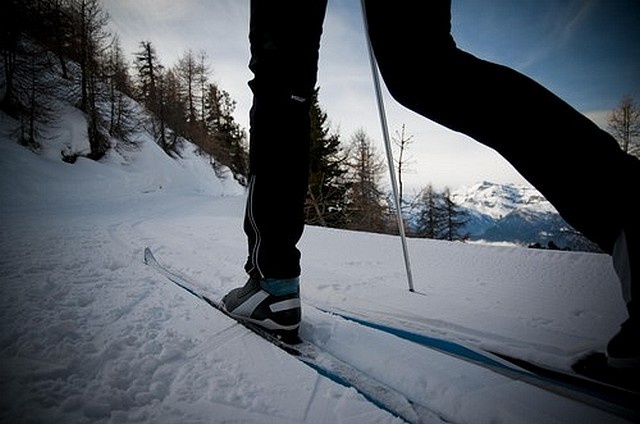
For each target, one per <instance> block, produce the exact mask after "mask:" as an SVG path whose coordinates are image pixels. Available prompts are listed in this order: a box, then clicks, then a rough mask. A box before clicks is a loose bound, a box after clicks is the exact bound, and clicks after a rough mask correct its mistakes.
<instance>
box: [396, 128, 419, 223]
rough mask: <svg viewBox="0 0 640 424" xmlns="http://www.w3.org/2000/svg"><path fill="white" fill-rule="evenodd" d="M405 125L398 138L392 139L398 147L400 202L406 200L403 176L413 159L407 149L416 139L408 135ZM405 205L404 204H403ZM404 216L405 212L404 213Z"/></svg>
mask: <svg viewBox="0 0 640 424" xmlns="http://www.w3.org/2000/svg"><path fill="white" fill-rule="evenodd" d="M405 130H406V128H405V124H402V128H401V130H400V131H396V136H395V137H392V140H393V142H394V144H395V145H396V147H397V151H398V154H397V155H396V157H397V159H396V161H395V162H396V168H397V169H396V171H397V173H398V196H399V197H400V200H401V201H403V199H404V181H403V178H402V177H403V176H404V174H405V173H406V172H407V170H408V167H409V165H410V164H411V158H410V157H408V156H407V149H408V148H409V146H410V145H411V144H413V142H414V139H413V136H412V135H406V133H405ZM402 204H403V205H404V203H402ZM402 212H403V214H404V211H402Z"/></svg>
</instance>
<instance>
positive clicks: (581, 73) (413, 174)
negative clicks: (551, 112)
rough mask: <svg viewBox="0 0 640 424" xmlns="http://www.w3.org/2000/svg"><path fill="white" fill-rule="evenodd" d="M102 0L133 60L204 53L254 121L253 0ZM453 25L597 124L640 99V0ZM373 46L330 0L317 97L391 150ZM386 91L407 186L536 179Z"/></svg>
mask: <svg viewBox="0 0 640 424" xmlns="http://www.w3.org/2000/svg"><path fill="white" fill-rule="evenodd" d="M103 5H104V8H105V10H106V11H107V12H108V13H109V15H110V17H111V20H110V22H111V23H110V26H111V29H112V30H113V31H114V32H115V33H117V34H118V36H119V38H120V41H121V44H122V47H123V49H124V50H125V54H127V55H128V57H130V58H131V59H132V58H133V53H134V52H135V51H137V50H138V49H139V47H138V46H139V43H140V42H141V41H151V42H152V43H153V45H154V46H155V47H156V50H157V52H158V54H159V56H160V60H161V62H162V63H163V65H165V66H172V65H173V64H175V63H176V62H177V59H178V58H179V57H180V56H181V55H183V54H184V52H186V51H187V50H189V49H191V50H192V51H194V52H200V51H203V52H205V53H206V54H207V57H208V60H209V63H210V65H211V71H212V72H211V75H210V78H211V80H212V81H215V82H216V83H217V84H219V86H220V87H221V88H223V89H224V90H226V91H228V92H229V94H230V95H231V97H232V98H233V99H234V100H235V101H236V102H237V107H236V113H235V117H236V120H237V121H238V122H239V123H240V124H241V125H242V126H243V127H244V128H245V129H247V130H248V128H249V126H248V114H249V108H250V105H251V92H250V90H249V88H248V86H247V82H248V81H249V80H250V79H251V77H252V74H251V73H250V71H249V70H248V67H247V64H248V62H249V42H248V37H247V34H248V25H249V12H248V9H249V1H248V0H214V1H210V0H209V1H207V0H182V1H179V2H176V1H173V0H105V1H104V2H103ZM452 31H453V36H454V39H455V40H456V43H457V45H458V46H459V47H460V48H461V49H463V50H466V51H468V52H470V53H472V54H474V55H475V56H478V57H480V58H482V59H485V60H489V61H492V62H497V63H500V64H503V65H507V66H509V67H512V68H514V69H516V70H517V71H519V72H522V73H524V74H526V75H527V76H529V77H531V78H533V79H535V80H536V81H538V82H539V83H541V84H542V85H544V86H545V87H547V88H549V89H550V90H551V91H553V92H554V93H556V94H557V95H558V96H559V97H561V98H562V99H564V100H565V101H567V102H568V103H569V104H570V105H571V106H573V107H574V108H576V109H577V110H579V111H580V112H582V113H583V114H585V115H586V116H588V117H589V118H591V119H593V120H594V121H595V122H596V123H598V125H600V126H601V127H604V128H606V121H607V117H608V114H609V113H610V111H611V110H612V109H613V108H615V107H616V106H617V105H618V104H619V102H620V100H621V99H622V97H623V96H624V95H631V96H632V97H633V98H634V99H635V100H636V102H638V101H640V44H639V43H638V41H640V1H638V0H616V1H609V0H519V1H517V2H514V1H511V0H485V1H478V0H453V1H452ZM367 54H368V53H367V48H366V41H365V36H364V30H363V23H362V15H361V11H360V1H359V0H329V6H328V10H327V17H326V19H325V25H324V32H323V38H322V47H321V51H320V65H319V73H318V86H319V88H320V96H319V100H320V106H321V108H322V109H323V110H324V111H325V112H326V113H327V114H328V118H329V122H330V125H331V130H332V131H337V132H339V133H340V135H341V139H342V140H343V142H345V143H348V142H349V140H350V139H351V137H352V136H353V134H354V133H355V132H356V131H357V130H360V129H363V130H364V131H365V132H366V133H367V135H369V137H370V138H371V139H372V141H373V143H374V145H375V146H376V149H377V150H378V152H379V153H380V155H381V156H383V155H384V144H383V141H382V140H383V138H382V133H381V129H380V128H381V126H380V121H379V116H378V110H377V106H376V99H375V94H374V87H373V83H372V76H371V69H370V65H369V59H368V56H367ZM416 54H420V52H419V51H417V52H416ZM383 98H384V102H385V108H386V111H387V119H388V125H389V132H390V135H391V137H392V138H398V135H399V133H400V130H401V128H402V127H403V126H404V127H405V134H406V135H407V136H411V137H412V140H413V143H412V144H411V145H410V146H409V148H408V155H409V157H410V159H411V161H410V163H409V167H408V170H407V171H406V173H405V174H404V176H403V180H404V183H405V187H407V188H408V191H409V192H411V191H417V190H419V189H420V188H422V187H424V186H426V185H427V184H433V185H434V187H436V188H444V187H448V188H450V189H453V190H455V189H457V188H461V187H465V186H471V185H473V184H474V183H476V182H479V181H484V180H486V181H492V182H495V183H515V184H528V183H527V181H526V180H525V179H524V178H523V177H522V176H521V175H520V174H518V173H517V172H516V171H515V170H514V169H513V168H512V167H511V165H509V164H508V163H507V162H506V161H505V160H504V159H502V158H501V157H500V156H499V155H498V154H497V153H496V152H494V151H493V150H491V149H488V148H486V147H484V146H482V145H480V144H479V143H477V142H475V141H474V140H472V139H470V138H468V137H466V136H464V135H462V134H459V133H455V132H452V131H450V130H448V129H446V128H444V127H442V126H440V125H438V124H435V123H433V122H431V121H429V120H427V119H425V118H423V117H421V116H418V115H416V114H415V113H413V112H411V111H409V110H407V109H405V108H404V107H402V106H401V105H399V104H397V103H396V102H395V101H394V100H393V99H392V98H391V97H390V96H389V95H388V93H386V91H385V92H384V97H383ZM488 103H489V101H488ZM523 131H526V129H523ZM514 138H517V135H516V136H515V137H514Z"/></svg>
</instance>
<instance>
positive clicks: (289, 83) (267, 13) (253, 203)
mask: <svg viewBox="0 0 640 424" xmlns="http://www.w3.org/2000/svg"><path fill="white" fill-rule="evenodd" d="M325 8H326V0H313V1H304V2H301V1H298V0H286V1H282V0H280V1H252V2H251V27H250V33H249V39H250V43H251V62H250V64H249V68H250V69H251V71H252V72H253V74H254V79H253V80H252V81H251V82H250V83H249V85H250V87H251V90H252V91H253V106H252V109H251V115H250V173H251V175H250V179H251V182H250V186H249V198H248V203H247V208H246V219H245V231H246V233H247V236H248V239H249V257H248V261H247V265H246V269H247V272H248V273H249V274H250V275H252V276H255V277H258V278H265V277H268V278H293V277H297V276H298V275H299V274H300V267H299V256H300V253H299V252H298V250H297V249H296V243H297V242H298V240H299V238H300V236H301V235H302V230H303V224H304V217H303V205H304V198H305V195H306V192H307V182H308V156H309V143H310V122H309V108H310V101H311V97H312V94H313V90H314V89H315V84H316V75H317V66H318V51H319V47H320V35H321V32H322V23H323V19H324V13H325Z"/></svg>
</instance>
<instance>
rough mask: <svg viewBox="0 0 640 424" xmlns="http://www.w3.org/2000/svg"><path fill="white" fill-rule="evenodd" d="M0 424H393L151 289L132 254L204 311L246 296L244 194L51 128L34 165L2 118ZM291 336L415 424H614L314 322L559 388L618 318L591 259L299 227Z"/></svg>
mask: <svg viewBox="0 0 640 424" xmlns="http://www.w3.org/2000/svg"><path fill="white" fill-rule="evenodd" d="M0 119H1V121H0V129H1V130H2V133H1V134H0V196H1V199H2V200H1V202H0V220H1V221H0V222H1V224H0V234H1V237H0V249H1V254H0V317H1V327H0V363H1V364H2V366H1V368H0V387H1V390H2V396H1V397H0V421H2V422H12V423H20V422H24V423H48V422H52V423H53V422H55V423H58V422H69V423H89V422H91V423H134V422H136V423H137V422H141V423H212V422H214V423H220V422H242V423H254V422H255V423H302V422H304V423H326V422H335V423H396V422H402V420H401V419H400V418H398V417H395V416H393V415H392V414H390V413H389V412H388V411H385V410H384V409H381V408H380V407H378V406H376V405H375V404H373V403H371V402H370V401H368V400H367V399H365V398H364V397H363V396H362V395H360V394H359V393H358V392H357V391H355V390H354V389H352V388H346V387H344V386H341V385H339V384H337V383H335V382H333V381H331V380H330V379H328V378H326V377H323V376H320V375H319V374H318V373H317V372H316V371H314V370H313V369H311V368H309V367H308V366H306V365H304V364H302V363H301V362H300V361H298V360H297V359H295V358H293V357H291V356H289V355H287V354H286V353H284V352H282V351H280V350H278V349H277V348H275V347H273V346H272V345H270V344H269V343H266V342H264V341H263V340H262V339H260V338H258V337H257V336H255V335H253V334H252V333H248V332H247V330H246V329H244V328H243V327H242V326H240V325H238V324H237V323H235V322H234V321H233V320H230V319H229V318H227V317H225V316H223V315H222V314H220V313H219V312H216V311H215V310H213V309H211V308H210V307H209V306H207V305H206V304H204V302H201V301H199V300H198V299H196V298H194V297H193V296H191V295H189V294H187V293H185V292H184V291H182V290H180V289H179V288H177V287H176V286H174V285H172V284H170V283H168V282H166V281H165V280H164V279H163V278H162V277H160V276H159V275H158V274H157V273H156V272H155V271H154V270H152V269H150V268H149V267H147V266H145V265H144V264H143V261H142V255H143V250H144V248H145V246H151V247H152V249H153V250H154V253H155V254H156V256H157V257H158V259H159V260H160V261H161V262H163V263H165V264H166V265H167V266H169V267H171V268H172V269H173V270H174V271H177V272H179V273H182V274H184V275H187V276H189V277H190V278H191V279H193V280H194V281H196V282H198V284H200V285H201V286H202V287H203V288H205V289H207V290H209V291H210V292H211V293H213V294H218V295H221V294H223V293H225V292H226V291H228V290H230V289H231V288H233V287H236V286H238V285H240V284H243V283H244V280H245V276H244V274H243V264H244V259H245V254H246V246H245V241H244V235H243V233H242V212H243V205H244V190H243V188H242V187H240V186H239V185H238V184H237V183H235V182H234V180H233V179H232V178H230V177H227V178H222V179H220V178H218V177H216V176H215V175H214V173H213V171H212V169H211V167H210V166H209V165H208V160H207V159H205V158H203V157H201V156H199V155H198V154H196V153H195V152H194V151H192V149H190V148H187V149H186V150H185V152H184V154H183V156H184V157H183V158H182V159H180V160H174V159H171V158H169V157H168V156H166V155H165V154H164V153H163V152H162V151H161V150H160V149H159V148H158V147H157V146H156V145H155V144H154V143H153V142H152V140H151V139H150V138H149V137H148V136H145V135H144V134H143V133H141V134H140V136H139V143H140V148H139V149H138V150H123V149H119V150H118V151H112V152H111V154H110V155H109V156H108V157H107V158H105V159H104V160H102V161H100V162H94V161H90V160H87V159H82V158H80V159H79V160H78V161H77V162H76V163H75V164H73V165H70V164H66V163H63V162H62V161H60V159H59V152H60V150H61V146H65V145H73V146H78V145H82V143H83V142H85V140H84V137H85V136H86V135H83V133H82V130H81V129H82V124H81V120H82V116H81V115H80V114H78V113H73V111H70V113H68V114H66V115H65V117H64V119H63V120H61V122H59V123H58V125H57V127H56V129H55V130H52V134H50V137H49V139H48V140H47V141H46V142H45V143H44V146H43V151H42V152H41V154H39V155H36V154H33V153H32V152H30V151H28V150H26V149H24V148H22V147H20V146H18V145H17V144H15V143H14V142H13V141H12V140H11V139H10V131H9V130H10V128H11V127H12V126H13V125H14V124H15V123H14V122H13V121H11V120H10V119H8V118H6V117H4V116H0ZM300 247H301V249H302V251H303V264H302V265H303V270H304V271H303V275H302V295H303V301H304V304H303V308H304V309H303V314H304V317H303V320H304V322H303V326H302V330H301V331H302V334H303V335H304V336H305V337H307V338H309V339H311V340H313V341H314V342H315V343H317V344H318V345H319V346H321V347H323V348H325V349H326V350H327V351H328V352H330V353H332V354H333V355H334V356H335V357H337V358H339V359H340V360H342V361H345V362H347V363H349V364H351V365H353V366H354V367H356V368H358V369H360V370H362V371H365V372H367V373H368V374H370V375H371V376H372V377H373V378H375V379H376V380H378V381H380V382H383V383H384V384H387V385H388V386H390V387H392V388H393V389H395V390H397V391H399V392H400V393H402V394H404V395H405V396H406V397H407V398H408V399H410V400H411V401H412V402H414V404H415V405H416V416H415V417H416V418H417V419H420V420H422V422H454V423H545V422H549V423H566V422H576V423H578V422H579V423H584V422H611V423H613V422H623V420H622V419H620V418H619V417H616V416H614V415H611V414H608V413H606V412H604V411H601V410H599V409H596V408H595V407H593V406H591V405H587V404H584V403H581V402H579V401H576V400H571V399H567V398H564V397H562V396H560V395H557V394H554V393H551V392H547V391H544V390H541V389H539V388H536V387H533V386H531V385H528V384H527V383H525V382H522V381H514V380H511V379H509V378H507V377H505V376H502V375H498V374H495V373H492V372H490V371H489V370H487V369H485V368H482V367H478V366H476V365H473V364H469V363H467V362H464V361H460V360H458V359H455V358H452V357H449V356H447V355H444V354H442V353H439V352H436V351H433V350H430V349H427V348H424V347H421V346H418V345H415V344H413V343H411V342H408V341H403V340H400V339H398V338H397V337H394V336H391V335H388V334H385V333H381V332H379V331H375V330H371V329H366V328H363V327H361V326H359V325H357V324H355V323H353V322H349V321H344V320H341V319H339V318H337V317H336V316H334V315H329V314H326V313H323V312H320V311H319V310H318V309H316V307H321V308H324V309H330V310H335V311H347V312H349V313H351V314H353V315H356V316H360V317H365V318H369V319H373V320H376V321H378V322H381V323H386V324H390V325H394V326H399V327H402V328H406V329H408V330H412V331H415V332H418V333H421V334H425V335H431V336H444V337H447V338H450V339H452V340H455V341H459V342H463V343H465V344H468V345H470V346H475V347H481V348H487V349H491V350H493V351H496V352H501V353H507V354H511V355H514V356H519V357H523V358H526V359H531V360H536V361H538V362H540V363H544V364H549V365H553V366H557V367H563V368H567V367H568V366H569V365H570V364H571V363H572V362H573V361H574V360H575V359H576V358H578V357H580V356H582V355H583V354H585V353H586V352H589V351H591V350H594V349H602V348H603V346H604V345H605V344H606V341H607V340H608V338H610V337H611V335H612V334H614V333H615V332H616V330H617V327H618V325H619V324H620V323H621V322H622V321H623V320H624V319H625V318H626V312H625V309H624V304H623V301H622V298H621V295H620V290H619V287H618V282H617V279H616V277H615V273H614V271H613V268H612V266H611V263H610V260H609V258H608V257H607V256H605V255H600V254H593V253H579V252H560V251H545V250H534V249H525V248H519V247H499V246H484V245H478V244H473V245H470V244H463V243H449V242H442V241H430V240H418V239H412V240H410V241H409V249H410V255H411V260H412V269H413V274H414V278H415V285H416V291H417V293H411V292H409V291H408V289H407V285H406V277H405V271H404V265H403V262H402V252H401V249H400V243H399V241H398V239H397V237H393V236H387V235H377V234H368V233H359V232H350V231H343V230H334V229H325V228H318V227H308V228H307V229H306V231H305V234H304V236H303V239H302V241H301V243H300Z"/></svg>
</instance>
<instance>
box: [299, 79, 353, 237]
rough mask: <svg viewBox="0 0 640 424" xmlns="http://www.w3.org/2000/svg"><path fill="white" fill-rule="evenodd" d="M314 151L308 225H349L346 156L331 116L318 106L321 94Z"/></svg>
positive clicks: (314, 104) (315, 109) (314, 114)
mask: <svg viewBox="0 0 640 424" xmlns="http://www.w3.org/2000/svg"><path fill="white" fill-rule="evenodd" d="M310 117H311V149H310V162H309V191H308V193H307V198H306V201H305V220H306V222H307V224H314V225H322V226H325V227H326V226H328V227H342V226H344V225H345V212H346V206H345V194H346V191H347V184H346V182H345V174H346V169H345V166H344V165H345V163H344V162H345V155H344V152H343V151H342V149H341V147H340V137H339V135H338V134H337V133H334V134H330V133H329V128H328V123H327V114H326V113H325V112H324V111H323V110H322V109H321V108H320V105H319V103H318V90H316V91H315V92H314V95H313V97H312V100H311V111H310Z"/></svg>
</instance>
